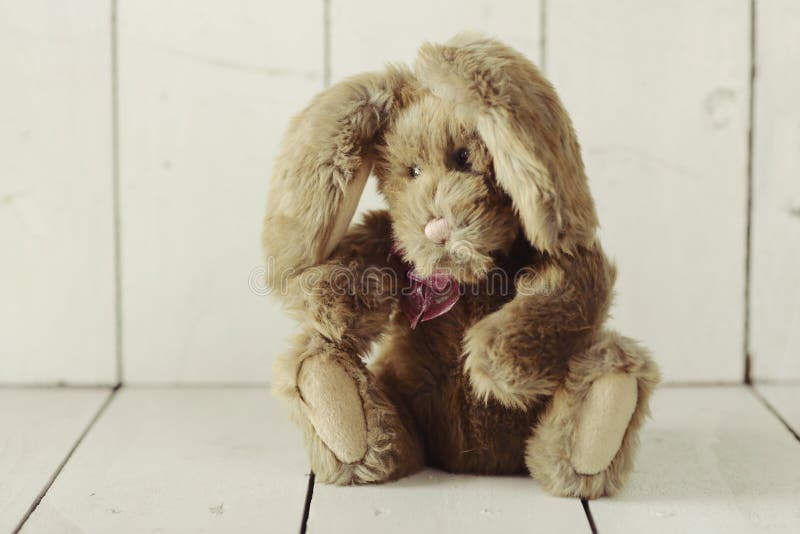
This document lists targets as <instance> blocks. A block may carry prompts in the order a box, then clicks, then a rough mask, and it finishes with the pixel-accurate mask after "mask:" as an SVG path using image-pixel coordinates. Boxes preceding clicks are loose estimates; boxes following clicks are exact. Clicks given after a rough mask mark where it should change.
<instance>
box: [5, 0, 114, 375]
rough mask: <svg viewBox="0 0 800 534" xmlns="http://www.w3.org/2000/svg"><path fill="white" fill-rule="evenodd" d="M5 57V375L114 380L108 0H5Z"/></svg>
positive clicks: (109, 23)
mask: <svg viewBox="0 0 800 534" xmlns="http://www.w3.org/2000/svg"><path fill="white" fill-rule="evenodd" d="M0 64H1V65H2V72H3V74H2V81H1V82H0V243H2V246H0V383H12V382H13V383H56V382H70V383H75V384H78V383H85V384H100V383H112V382H114V380H115V376H116V364H115V356H114V352H115V348H114V347H115V314H114V245H113V238H114V231H113V211H112V205H113V198H112V184H113V182H112V166H111V15H110V3H109V2H108V1H101V0H89V1H86V2H81V3H80V4H79V5H73V4H72V3H62V2H55V3H54V2H48V1H45V0H32V1H29V2H0Z"/></svg>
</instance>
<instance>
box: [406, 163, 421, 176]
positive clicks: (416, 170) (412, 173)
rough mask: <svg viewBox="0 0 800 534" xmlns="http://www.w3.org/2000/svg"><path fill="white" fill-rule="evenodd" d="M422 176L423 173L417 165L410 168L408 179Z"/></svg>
mask: <svg viewBox="0 0 800 534" xmlns="http://www.w3.org/2000/svg"><path fill="white" fill-rule="evenodd" d="M420 174H422V171H421V170H419V167H418V166H417V165H412V166H411V167H409V168H408V177H409V178H416V177H417V176H419V175H420Z"/></svg>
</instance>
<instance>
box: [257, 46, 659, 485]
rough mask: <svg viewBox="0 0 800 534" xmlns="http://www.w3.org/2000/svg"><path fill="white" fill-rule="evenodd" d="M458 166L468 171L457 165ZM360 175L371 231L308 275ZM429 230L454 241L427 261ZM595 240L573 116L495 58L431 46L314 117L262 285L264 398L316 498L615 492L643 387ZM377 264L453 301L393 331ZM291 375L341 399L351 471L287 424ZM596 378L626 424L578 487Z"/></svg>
mask: <svg viewBox="0 0 800 534" xmlns="http://www.w3.org/2000/svg"><path fill="white" fill-rule="evenodd" d="M460 148H466V149H468V151H469V155H470V157H469V160H470V161H469V163H470V164H469V165H468V166H466V167H462V166H459V165H458V164H457V162H456V161H454V154H455V153H456V151H457V150H458V149H460ZM373 161H374V172H375V174H376V176H377V178H378V186H379V190H380V191H381V193H382V194H383V195H384V196H385V198H386V200H387V203H388V205H389V209H388V211H381V212H373V213H369V214H367V215H366V216H365V218H364V221H363V222H362V223H361V224H358V225H355V226H353V227H352V228H351V229H350V230H349V232H348V233H347V235H346V236H345V237H344V238H343V239H342V240H341V242H340V243H338V245H337V246H336V248H335V249H334V250H333V253H332V254H331V255H330V257H327V258H326V257H323V256H324V251H325V250H326V247H327V248H330V246H331V245H332V244H331V243H330V240H331V236H332V232H333V230H332V229H333V227H334V226H335V225H337V224H339V225H341V224H343V223H344V224H346V223H347V221H346V220H342V217H346V214H344V215H343V214H342V210H340V209H339V208H340V205H341V203H342V197H343V195H344V192H345V191H346V190H347V186H348V184H349V183H350V181H352V180H353V177H354V176H355V174H356V173H357V171H358V170H359V169H360V168H363V166H364V165H369V164H370V163H371V162H373ZM412 166H414V167H416V168H418V169H419V173H418V176H416V177H410V176H409V167H412ZM337 217H338V219H337ZM436 217H444V218H445V219H446V220H447V221H448V222H449V224H450V226H451V227H452V234H451V237H450V239H449V240H448V241H447V242H446V243H445V244H443V245H442V244H435V243H433V242H431V241H429V240H428V239H426V238H425V235H424V233H423V230H422V229H423V227H424V225H425V224H426V222H427V221H429V220H430V219H432V218H436ZM596 227H597V218H596V215H595V210H594V204H593V202H592V199H591V195H590V193H589V189H588V186H587V183H586V176H585V173H584V168H583V162H582V160H581V156H580V148H579V146H578V142H577V139H576V137H575V134H574V131H573V128H572V125H571V122H570V120H569V116H568V115H567V113H566V112H565V111H564V109H563V107H562V105H561V103H560V101H559V99H558V97H557V96H556V94H555V92H554V90H553V88H552V86H551V85H550V84H549V83H548V82H547V81H546V80H545V79H544V78H543V77H542V76H541V74H540V73H539V72H538V70H537V69H536V68H535V67H534V66H533V65H532V64H531V63H530V62H529V61H528V60H526V59H525V58H524V57H523V56H521V55H520V54H518V53H517V52H515V51H513V50H511V49H509V48H508V47H506V46H504V45H502V44H501V43H499V42H497V41H494V40H491V39H485V38H481V37H475V36H464V35H462V36H458V37H456V38H455V39H454V40H453V41H451V42H450V43H448V45H445V46H442V45H431V44H427V45H425V46H423V48H422V49H421V51H420V56H419V59H418V61H417V64H416V67H415V71H414V72H413V73H412V72H411V71H409V70H408V69H405V68H401V67H389V68H388V69H387V71H386V72H384V73H372V74H365V75H361V76H357V77H354V78H351V79H349V80H346V81H344V82H341V83H340V84H337V85H335V86H333V87H331V88H330V89H327V90H326V91H324V92H323V93H321V94H320V95H319V96H318V97H316V98H315V99H314V101H312V103H311V104H310V105H309V107H308V108H306V110H304V111H303V112H302V113H301V114H300V115H299V116H298V117H297V118H295V119H294V120H293V121H292V124H291V126H290V129H289V133H288V134H287V136H286V140H285V144H284V150H283V152H282V155H281V156H280V158H279V159H278V162H277V163H276V170H275V176H274V178H273V182H272V186H271V191H270V197H269V201H268V208H267V217H266V219H265V226H264V247H265V251H266V253H267V255H268V257H269V258H270V260H273V261H274V264H272V266H273V267H275V269H274V270H273V271H272V272H271V273H270V275H269V276H268V281H269V283H271V284H272V285H273V286H278V284H279V280H280V279H281V277H283V278H285V279H286V280H287V288H288V290H287V291H286V292H285V294H284V296H285V300H286V302H287V304H288V307H289V309H290V311H292V313H294V314H295V315H296V316H297V317H298V319H299V320H300V322H301V323H302V324H303V333H302V334H301V335H300V337H299V338H298V339H297V341H296V343H295V344H294V347H295V348H294V350H293V351H292V352H290V353H289V354H287V355H285V356H283V357H282V358H281V359H280V360H279V361H278V362H277V364H276V367H275V378H276V384H275V392H276V394H277V395H278V396H279V397H281V398H283V399H285V400H286V401H287V402H288V403H289V405H290V407H291V409H292V413H293V416H294V418H295V420H296V421H297V422H298V424H299V425H300V426H301V427H302V428H303V429H304V430H305V433H306V438H307V444H308V451H309V457H310V461H311V465H312V468H313V469H314V471H315V472H316V473H317V476H318V477H319V478H320V480H322V481H327V482H333V483H339V484H343V483H357V482H375V481H383V480H390V479H393V478H397V477H399V476H404V475H406V474H408V473H411V472H413V471H415V470H417V469H419V468H420V467H421V466H422V465H423V463H427V464H429V465H433V466H438V467H441V468H443V469H447V470H450V471H455V472H470V473H485V474H501V473H502V474H507V473H519V472H524V471H525V470H526V469H527V470H529V472H530V473H531V474H532V475H533V476H534V477H536V478H537V479H539V480H540V481H541V482H542V483H543V484H544V485H545V487H546V488H547V489H548V490H550V491H552V492H553V493H556V494H559V495H573V496H585V497H598V496H601V495H605V494H610V493H613V492H614V491H616V490H617V489H619V487H620V486H621V484H622V482H623V480H624V478H625V476H626V475H627V473H628V472H629V471H630V470H631V467H632V456H633V453H634V450H635V446H636V435H637V431H638V428H639V426H640V425H641V423H642V420H643V418H644V417H645V415H646V413H647V399H648V397H649V395H650V392H651V391H652V389H653V387H654V386H655V384H656V383H657V381H658V371H657V368H656V367H655V364H654V363H653V362H652V360H651V359H650V357H649V355H648V353H647V352H646V351H645V350H644V349H642V348H641V347H640V346H638V345H637V344H636V343H635V342H633V341H631V340H629V339H627V338H623V337H620V336H618V335H616V334H614V333H611V332H607V331H605V330H604V329H603V325H604V323H605V321H606V319H607V316H608V310H609V307H610V304H611V298H612V292H613V285H614V279H615V269H614V267H613V265H611V264H610V263H609V261H608V260H607V258H606V257H605V255H604V254H603V251H602V249H601V247H600V244H599V242H598V241H597V239H596V236H595V231H596ZM334 244H335V243H334ZM393 244H395V245H397V246H399V248H400V249H401V251H402V252H401V254H402V260H404V261H405V262H407V263H409V264H412V265H413V266H414V268H415V269H416V270H417V271H418V272H420V273H422V274H426V275H429V274H431V273H433V272H434V270H437V269H443V268H446V269H450V270H451V271H452V273H453V274H454V276H455V278H456V279H457V280H458V282H459V283H461V285H462V287H463V288H464V289H465V292H464V294H463V296H462V297H461V299H460V300H459V301H458V302H457V304H456V305H455V307H454V308H453V309H452V310H450V311H449V312H448V313H447V314H445V315H443V316H441V317H438V318H436V319H434V320H431V321H428V322H423V323H421V324H420V325H419V326H418V327H417V328H416V329H414V330H412V329H411V328H409V324H408V320H407V318H406V317H405V316H404V315H403V314H402V313H399V312H398V306H397V303H398V290H399V289H400V288H399V285H400V284H402V282H403V281H402V280H400V279H398V278H397V276H394V277H393V276H391V274H398V273H402V272H403V266H402V264H401V262H400V261H401V258H398V257H397V256H396V255H392V254H391V253H390V252H391V249H392V245H393ZM342 275H344V276H342ZM376 341H381V342H382V343H381V350H380V354H379V356H378V357H377V358H376V360H375V361H374V362H373V363H372V365H371V366H370V368H367V367H366V366H365V365H364V363H363V362H362V358H363V357H364V356H366V354H367V353H368V352H369V350H370V347H371V344H372V343H373V342H376ZM307 358H321V359H322V361H324V362H327V363H326V364H329V365H337V366H341V367H342V368H343V369H345V370H346V372H347V373H348V375H349V376H350V377H352V379H353V380H354V382H355V384H357V386H356V387H357V389H358V392H359V396H360V398H361V401H362V406H361V407H360V409H363V414H364V418H365V420H366V425H367V444H366V445H367V447H366V449H367V452H366V454H365V456H364V458H362V459H361V460H359V461H358V462H354V463H350V464H346V463H343V462H341V461H339V460H338V459H337V457H336V455H335V453H334V452H333V451H332V450H331V448H330V447H328V446H326V444H325V443H323V442H322V441H321V439H320V438H319V437H318V436H317V435H316V433H315V431H314V428H313V425H312V424H311V423H310V422H309V421H308V420H307V419H306V418H305V416H304V415H303V410H302V409H301V408H302V407H303V403H304V400H303V392H302V391H301V390H300V388H299V387H298V385H297V377H298V374H299V372H300V369H301V367H302V365H303V362H304V361H305V360H306V359H307ZM607 372H626V373H629V374H631V375H632V376H634V377H636V378H637V380H638V383H639V388H638V395H639V396H638V400H637V408H636V411H635V412H634V415H633V418H632V419H631V422H630V424H629V427H628V430H627V432H626V434H625V437H624V439H623V444H622V447H621V448H620V450H619V452H618V453H617V455H616V457H615V458H614V459H613V461H612V462H611V464H610V465H609V466H608V468H606V469H605V470H604V471H601V472H600V473H598V474H596V475H579V474H577V473H576V472H575V470H574V469H573V468H572V466H571V464H570V460H569V458H570V450H571V446H572V445H571V444H572V440H573V439H574V433H575V428H576V424H575V418H576V413H577V410H578V408H580V406H581V402H582V400H583V398H584V397H585V396H586V394H587V391H588V390H589V387H591V384H592V383H593V381H594V380H596V379H597V378H598V377H600V376H602V375H603V374H604V373H607ZM362 450H363V449H362Z"/></svg>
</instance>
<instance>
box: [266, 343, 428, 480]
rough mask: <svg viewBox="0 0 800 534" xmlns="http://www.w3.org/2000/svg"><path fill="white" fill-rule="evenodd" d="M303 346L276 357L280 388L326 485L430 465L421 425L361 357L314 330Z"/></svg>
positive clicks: (398, 474)
mask: <svg viewBox="0 0 800 534" xmlns="http://www.w3.org/2000/svg"><path fill="white" fill-rule="evenodd" d="M297 346H298V347H302V348H301V349H299V350H296V351H294V352H292V353H290V354H287V355H285V356H283V357H281V358H280V359H279V360H278V361H277V362H276V364H275V369H274V371H275V373H274V374H275V378H276V383H275V387H274V392H275V394H276V396H278V397H281V398H283V399H284V400H286V401H288V403H289V405H290V408H291V411H292V417H293V419H294V420H295V422H296V423H297V424H298V425H299V426H300V427H301V428H302V429H303V430H304V432H305V436H306V447H307V450H308V456H309V461H310V463H311V469H312V470H313V471H314V473H315V474H316V476H317V479H318V480H319V481H320V482H328V483H333V484H353V483H363V482H381V481H385V480H391V479H394V478H398V477H401V476H404V475H406V474H409V473H411V472H413V471H416V470H418V469H420V468H421V467H422V462H423V453H422V444H421V441H420V440H419V438H418V437H417V436H416V434H415V432H414V430H413V425H412V424H411V423H410V421H409V420H408V418H407V417H403V416H402V415H401V413H400V411H399V410H398V408H397V407H396V406H395V405H394V404H393V403H392V402H391V401H390V399H389V397H388V396H387V394H386V391H384V389H385V386H384V385H383V384H381V383H380V381H379V380H377V379H376V377H375V376H374V375H373V374H372V373H371V372H370V371H369V370H368V369H367V368H366V366H365V365H364V364H363V363H362V362H361V360H360V359H359V358H358V357H356V356H352V355H350V354H348V353H346V352H345V351H343V350H342V349H340V348H339V347H337V346H336V345H335V344H334V343H332V342H330V341H328V340H325V339H323V338H322V337H321V336H319V335H318V334H314V333H306V334H304V335H303V336H302V337H301V339H300V340H299V343H298V344H297Z"/></svg>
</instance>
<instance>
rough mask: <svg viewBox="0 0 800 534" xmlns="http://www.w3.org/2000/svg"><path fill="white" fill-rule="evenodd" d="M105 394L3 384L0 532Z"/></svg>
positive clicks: (24, 508) (43, 482)
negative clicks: (6, 386) (4, 385)
mask: <svg viewBox="0 0 800 534" xmlns="http://www.w3.org/2000/svg"><path fill="white" fill-rule="evenodd" d="M107 396H108V391H107V390H104V389H0V532H11V531H12V530H14V528H16V527H17V525H18V524H19V523H20V521H21V520H22V519H23V517H24V516H25V514H26V513H27V512H28V510H29V509H30V506H31V505H32V504H33V503H34V501H35V500H36V498H37V496H38V495H39V494H40V493H41V492H42V491H43V490H44V489H45V488H46V487H47V484H48V483H49V482H50V480H51V478H52V477H53V475H54V474H55V472H56V471H57V469H58V467H59V466H60V465H61V464H62V462H63V461H64V459H65V458H66V457H67V454H69V451H70V450H71V449H72V447H73V446H74V445H75V443H76V442H77V441H78V438H79V437H80V436H81V434H82V433H83V432H84V430H85V429H86V427H87V426H88V424H89V422H90V421H91V419H92V417H94V415H95V414H96V413H97V411H98V410H99V409H100V407H101V406H102V404H103V401H104V400H105V399H106V397H107Z"/></svg>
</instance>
